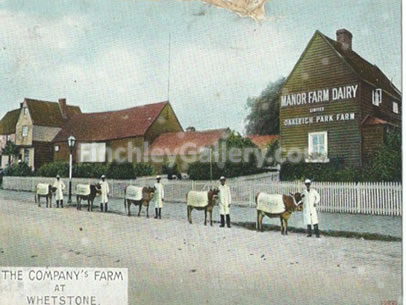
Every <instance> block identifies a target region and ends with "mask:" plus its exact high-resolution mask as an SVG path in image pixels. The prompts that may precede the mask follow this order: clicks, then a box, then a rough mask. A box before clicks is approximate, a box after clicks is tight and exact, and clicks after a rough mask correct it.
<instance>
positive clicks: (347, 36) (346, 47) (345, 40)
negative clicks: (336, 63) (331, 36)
mask: <svg viewBox="0 0 406 305" xmlns="http://www.w3.org/2000/svg"><path fill="white" fill-rule="evenodd" d="M336 36H337V42H338V43H339V44H340V46H341V49H342V50H343V51H351V50H352V34H351V32H350V31H348V30H346V29H341V30H337V32H336Z"/></svg>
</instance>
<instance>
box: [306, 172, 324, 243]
mask: <svg viewBox="0 0 406 305" xmlns="http://www.w3.org/2000/svg"><path fill="white" fill-rule="evenodd" d="M310 185H311V181H310V179H306V180H305V186H306V187H305V189H304V191H303V193H302V198H303V221H304V224H305V225H307V237H311V236H312V225H313V227H314V233H315V234H316V237H320V233H319V219H318V217H317V210H316V206H317V204H318V203H319V202H320V195H319V193H317V191H316V190H315V189H313V188H310Z"/></svg>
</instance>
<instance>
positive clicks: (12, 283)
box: [0, 267, 128, 305]
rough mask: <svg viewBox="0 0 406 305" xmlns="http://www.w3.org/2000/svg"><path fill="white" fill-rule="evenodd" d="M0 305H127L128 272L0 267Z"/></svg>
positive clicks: (112, 269) (91, 269)
mask: <svg viewBox="0 0 406 305" xmlns="http://www.w3.org/2000/svg"><path fill="white" fill-rule="evenodd" d="M0 304H10V305H11V304H12V305H116V304H120V305H128V269H119V268H45V267H44V268H38V267H33V268H31V267H21V268H19V267H0Z"/></svg>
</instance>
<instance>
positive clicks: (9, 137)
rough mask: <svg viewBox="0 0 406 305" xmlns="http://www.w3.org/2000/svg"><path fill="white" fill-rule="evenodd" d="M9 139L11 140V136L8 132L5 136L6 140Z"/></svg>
mask: <svg viewBox="0 0 406 305" xmlns="http://www.w3.org/2000/svg"><path fill="white" fill-rule="evenodd" d="M10 140H11V136H10V135H9V134H8V135H7V137H6V141H7V142H8V141H10Z"/></svg>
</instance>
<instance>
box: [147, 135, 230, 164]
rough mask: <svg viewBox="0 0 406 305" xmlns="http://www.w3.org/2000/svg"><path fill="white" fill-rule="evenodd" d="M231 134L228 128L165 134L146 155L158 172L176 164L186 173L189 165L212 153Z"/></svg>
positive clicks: (153, 144)
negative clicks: (163, 167)
mask: <svg viewBox="0 0 406 305" xmlns="http://www.w3.org/2000/svg"><path fill="white" fill-rule="evenodd" d="M229 134H230V130H229V129H228V128H224V129H212V130H205V131H195V130H194V129H192V130H189V131H185V132H183V131H181V132H169V133H163V134H161V135H160V136H159V137H158V138H157V139H156V140H155V141H154V142H153V143H152V145H151V146H150V149H149V150H148V151H145V155H146V157H147V158H148V159H149V160H150V161H151V163H152V165H153V166H154V167H155V169H156V170H157V171H158V172H159V171H160V170H161V168H162V166H163V165H164V164H176V165H177V167H178V169H179V170H181V171H186V169H187V167H188V164H190V163H193V162H195V161H198V160H199V159H200V158H201V157H202V158H203V157H204V155H205V154H207V153H210V151H209V150H210V149H214V148H215V146H216V145H219V143H220V141H221V140H223V139H226V138H227V136H228V135H229Z"/></svg>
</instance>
